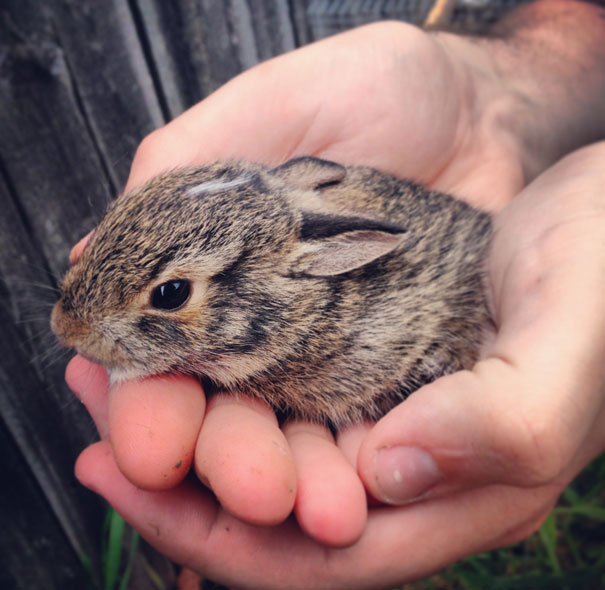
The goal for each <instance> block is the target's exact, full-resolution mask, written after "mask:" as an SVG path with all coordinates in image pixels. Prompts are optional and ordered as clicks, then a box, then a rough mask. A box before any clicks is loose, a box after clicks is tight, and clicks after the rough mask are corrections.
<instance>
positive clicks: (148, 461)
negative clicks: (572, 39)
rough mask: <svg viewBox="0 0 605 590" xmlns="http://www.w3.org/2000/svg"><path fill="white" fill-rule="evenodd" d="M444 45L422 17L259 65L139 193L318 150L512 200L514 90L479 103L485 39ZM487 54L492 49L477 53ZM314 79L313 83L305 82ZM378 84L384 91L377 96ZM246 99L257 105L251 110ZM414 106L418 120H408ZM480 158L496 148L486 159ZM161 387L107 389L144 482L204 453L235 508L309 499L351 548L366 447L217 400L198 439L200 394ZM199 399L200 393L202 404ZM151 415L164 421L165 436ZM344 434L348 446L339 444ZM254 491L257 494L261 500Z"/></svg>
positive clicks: (162, 156) (167, 145)
mask: <svg viewBox="0 0 605 590" xmlns="http://www.w3.org/2000/svg"><path fill="white" fill-rule="evenodd" d="M446 41H447V39H446V40H439V41H438V40H436V38H435V37H433V36H429V35H427V34H425V33H423V32H422V31H420V30H418V29H416V28H414V27H411V26H409V25H405V24H402V23H384V24H380V25H375V26H371V27H367V28H362V29H358V30H356V31H353V32H351V33H349V34H345V35H342V36H339V37H335V38H333V39H329V40H327V41H324V42H322V43H318V44H316V45H313V46H310V47H307V48H305V49H303V50H300V51H298V52H294V53H292V54H289V55H286V56H283V57H280V58H278V59H276V60H273V61H270V62H267V63H265V64H262V65H261V66H259V67H258V68H255V69H253V70H251V71H249V72H247V73H245V74H243V75H242V76H240V77H238V78H237V79H235V80H234V81H233V82H231V83H230V84H227V85H226V86H225V87H224V88H222V89H221V90H219V91H218V92H217V93H216V94H214V95H212V96H211V97H209V98H208V99H207V100H206V101H204V102H202V103H200V104H199V105H196V106H195V107H193V108H192V109H191V110H190V111H188V112H187V113H185V114H184V115H182V116H181V117H179V118H177V119H176V120H174V121H173V122H172V123H170V124H169V125H167V126H166V127H164V128H163V129H161V130H159V131H157V132H155V133H154V134H152V135H151V136H150V137H149V138H148V139H147V140H146V141H144V142H143V144H142V145H141V147H140V149H139V151H138V152H137V155H136V157H135V161H134V163H133V167H132V173H131V178H130V180H129V182H128V186H127V190H128V189H130V188H132V187H134V186H136V185H138V184H140V183H142V182H144V180H146V179H147V178H149V177H151V176H153V175H155V174H157V173H159V172H161V171H162V170H164V169H167V168H171V167H175V166H178V165H181V166H182V165H187V164H190V163H195V162H201V161H205V160H209V159H220V158H226V157H242V158H248V159H257V160H261V161H263V162H265V163H268V164H278V163H280V162H282V161H283V160H286V159H288V158H290V157H291V156H294V155H300V154H314V155H320V156H323V157H328V158H333V159H335V160H338V161H341V162H345V163H366V164H371V165H374V166H376V167H378V168H380V169H382V170H385V171H391V172H397V174H398V175H399V176H403V177H405V176H414V178H416V179H418V180H421V181H423V182H425V183H427V184H431V185H432V186H433V187H435V188H442V189H444V190H451V191H456V190H457V189H460V191H461V193H462V194H465V195H467V196H468V198H469V200H471V201H473V202H475V204H480V205H483V206H484V207H487V208H499V207H501V206H502V203H504V202H506V200H508V199H509V198H510V197H511V196H512V194H514V192H515V191H516V190H517V189H518V188H519V187H520V186H521V183H522V176H523V174H522V167H523V158H522V156H521V154H522V152H523V148H522V146H520V145H518V146H517V145H515V143H514V142H511V141H508V139H509V138H510V130H509V129H508V128H507V127H506V126H505V125H500V124H498V123H497V122H495V123H493V124H491V123H490V122H489V121H488V122H486V121H484V120H483V119H482V116H481V115H482V113H483V112H484V111H486V110H489V105H490V104H491V102H490V101H491V100H494V97H496V96H497V97H501V95H502V93H503V92H504V93H505V91H503V90H502V88H501V84H497V85H496V86H495V87H494V88H492V87H490V88H488V89H486V90H484V91H482V92H481V93H480V94H481V96H480V98H473V99H471V98H468V97H477V96H478V95H479V93H478V92H476V91H475V90H473V88H472V84H473V78H472V76H471V75H470V72H466V75H462V74H461V72H460V70H461V69H463V68H462V65H461V63H463V57H461V55H460V54H461V52H465V53H464V55H465V57H464V59H468V55H467V54H468V53H469V52H470V51H472V50H473V48H472V47H470V48H466V47H465V48H464V49H461V48H460V47H458V46H456V48H455V49H452V50H449V51H446V50H445V49H444V45H443V43H445V42H446ZM477 60H478V61H481V60H483V61H485V58H484V57H483V56H482V55H480V54H478V57H477ZM335 72H338V77H336V76H335ZM397 72H399V73H397ZM305 80H307V83H305ZM301 84H302V85H303V86H305V87H306V88H307V90H306V91H305V92H303V93H300V92H295V91H294V89H296V88H298V87H299V85H301ZM369 87H377V88H380V89H381V92H380V93H379V94H378V95H374V94H370V93H368V92H367V90H368V88H369ZM242 96H245V97H246V106H247V110H245V111H242V110H241V108H238V107H239V105H240V104H241V97H242ZM268 96H270V97H271V100H270V101H268V100H267V97H268ZM444 96H447V97H448V100H446V101H444V100H443V97H444ZM461 97H464V98H461ZM499 99H500V98H498V100H499ZM418 105H423V108H422V109H418ZM412 111H414V112H416V113H418V115H417V116H414V117H410V116H408V114H407V113H409V112H412ZM268 129H270V132H268ZM234 137H236V138H238V142H237V143H235V144H234V142H233V138H234ZM259 137H262V138H263V141H262V142H259V141H258V138H259ZM461 137H462V138H464V140H461V139H460V138H461ZM471 137H472V138H475V139H474V140H473V141H470V140H469V139H468V138H471ZM199 138H203V141H199ZM505 140H506V141H505ZM477 153H481V154H482V155H483V158H482V160H481V162H482V165H481V166H477V165H476V161H477V159H478V158H477ZM473 163H475V164H473ZM494 179H498V180H499V182H497V183H495V184H494ZM77 250H78V249H76V251H77ZM151 383H152V382H147V383H145V384H144V385H142V386H141V384H139V383H136V382H134V383H130V384H127V385H126V386H123V387H116V388H114V391H112V394H111V396H110V412H109V423H110V425H111V437H110V438H111V441H112V444H113V449H114V453H115V458H116V460H117V461H118V465H119V466H120V468H121V470H122V472H123V473H125V474H126V475H127V476H128V477H129V478H130V479H131V481H133V482H134V483H136V484H137V485H139V486H141V487H143V488H146V489H158V488H160V489H163V488H170V487H172V486H174V485H176V484H177V483H178V482H179V481H180V480H181V479H182V478H183V477H184V475H185V473H186V472H187V470H188V468H189V466H190V465H191V463H192V462H193V464H194V467H195V469H196V472H197V473H198V475H199V477H200V479H201V480H202V481H204V482H206V483H208V484H209V485H210V487H211V488H212V489H213V491H214V492H215V494H216V495H217V497H218V498H219V500H220V502H221V504H222V506H223V507H225V508H227V509H228V510H229V511H230V512H231V513H233V514H235V515H237V516H238V517H240V518H242V519H244V520H246V521H248V522H253V523H262V524H275V523H276V522H281V521H282V520H283V519H284V518H286V516H287V515H288V514H289V513H290V511H291V509H292V507H293V505H294V503H295V498H296V503H295V506H294V507H295V510H296V513H297V516H298V519H299V522H300V524H301V526H302V527H303V528H304V530H306V531H307V532H308V533H309V534H310V535H312V536H314V537H315V538H317V539H318V540H320V541H322V542H324V543H329V544H335V545H342V544H348V543H351V542H353V541H354V540H355V539H356V538H357V537H358V536H359V535H360V534H361V531H362V530H363V527H364V524H365V518H366V501H365V495H364V491H363V487H362V485H361V483H360V481H359V479H358V477H357V475H356V474H355V470H354V465H355V455H354V452H348V451H347V452H346V453H344V454H343V453H342V452H340V451H339V450H338V449H336V448H335V447H334V441H333V439H332V436H331V435H330V434H329V433H328V431H327V430H326V429H321V428H318V427H316V426H310V425H306V426H303V425H300V424H298V425H296V426H294V425H288V426H287V427H286V428H285V430H284V432H283V433H282V431H280V430H279V428H278V427H277V423H276V421H275V418H274V416H273V414H272V413H271V412H270V411H269V410H268V408H266V407H263V406H262V404H259V403H258V402H255V403H252V402H249V401H247V400H245V399H238V400H234V399H226V398H216V399H214V400H212V402H211V405H210V407H209V408H208V411H207V412H206V416H205V418H204V427H203V429H202V431H201V435H200V437H199V439H198V440H197V442H196V437H197V432H198V431H199V428H200V424H201V421H202V417H203V416H204V411H203V397H202V395H201V393H199V392H198V394H197V395H192V394H191V393H189V390H190V387H183V388H180V387H175V383H176V382H175V381H174V380H170V382H169V383H168V384H167V382H166V381H165V380H155V381H153V387H151ZM166 390H167V391H168V393H166V394H165V395H163V396H162V394H161V392H162V391H166ZM181 398H182V399H181ZM192 399H195V400H198V401H197V405H196V409H195V410H193V409H192V408H191V403H192V401H191V400H192ZM199 400H202V401H199ZM162 404H165V405H166V407H164V406H163V405H162ZM169 411H170V415H171V416H172V418H169V417H168V412H169ZM179 411H180V412H181V414H180V416H179V415H178V413H177V412H179ZM156 416H160V417H161V418H159V419H158V418H156ZM181 420H182V421H183V422H181ZM150 422H153V423H154V424H156V427H155V428H156V430H155V435H154V437H153V439H152V438H151V437H150V436H149V424H150ZM185 423H186V425H187V427H186V428H184V427H182V426H181V424H185ZM363 431H364V429H363V428H356V429H352V430H350V431H349V432H347V433H343V434H342V435H341V436H340V437H339V438H340V439H343V440H352V439H355V438H358V437H359V436H361V433H362V432H363ZM352 433H355V434H354V435H353V434H352ZM284 434H285V436H286V438H284ZM343 437H344V438H343ZM152 440H153V441H154V444H155V446H154V447H153V448H152V447H151V441H152ZM249 440H255V444H254V446H251V445H250V444H249ZM343 445H344V446H347V445H350V443H346V444H345V443H343V442H342V440H341V441H340V447H341V448H342V447H343ZM353 446H354V445H353ZM347 448H348V447H347ZM138 449H140V451H139V450H138ZM261 449H264V450H261ZM317 456H321V457H322V461H321V462H320V463H319V464H318V462H317V461H316V460H315V457H317ZM347 457H348V459H347ZM177 465H178V467H175V466H177ZM225 465H228V466H229V468H226V467H225ZM295 471H296V472H295ZM259 473H262V474H263V477H262V478H261V477H258V474H259ZM296 480H298V482H299V485H298V494H296ZM233 481H238V482H239V485H233ZM326 482H329V484H328V483H326ZM327 487H330V489H329V490H327ZM318 490H322V492H321V493H318ZM251 494H252V495H253V496H254V497H255V498H256V499H257V500H256V501H254V502H250V495H251Z"/></svg>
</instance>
